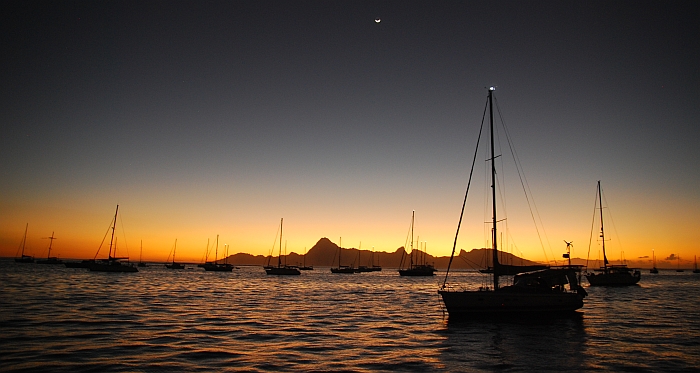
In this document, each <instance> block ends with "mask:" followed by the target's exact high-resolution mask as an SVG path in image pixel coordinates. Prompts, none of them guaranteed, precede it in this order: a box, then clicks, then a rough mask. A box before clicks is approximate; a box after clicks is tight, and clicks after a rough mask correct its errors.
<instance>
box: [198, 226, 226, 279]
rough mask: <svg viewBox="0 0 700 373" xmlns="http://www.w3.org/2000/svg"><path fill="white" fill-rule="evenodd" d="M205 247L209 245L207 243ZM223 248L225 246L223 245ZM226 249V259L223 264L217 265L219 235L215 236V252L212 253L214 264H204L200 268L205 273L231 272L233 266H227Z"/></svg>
mask: <svg viewBox="0 0 700 373" xmlns="http://www.w3.org/2000/svg"><path fill="white" fill-rule="evenodd" d="M207 246H209V244H208V243H207ZM224 246H225V245H224ZM227 260H228V248H227V249H226V258H225V259H224V262H223V263H219V235H218V234H217V235H216V250H215V251H214V262H206V263H204V265H203V266H202V267H204V270H205V271H214V272H231V271H233V264H228V263H227V262H226V261H227Z"/></svg>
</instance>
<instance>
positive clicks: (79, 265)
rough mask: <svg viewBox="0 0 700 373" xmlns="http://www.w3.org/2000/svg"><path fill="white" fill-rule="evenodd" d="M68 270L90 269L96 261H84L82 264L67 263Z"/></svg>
mask: <svg viewBox="0 0 700 373" xmlns="http://www.w3.org/2000/svg"><path fill="white" fill-rule="evenodd" d="M64 264H65V265H66V268H90V266H91V265H92V264H95V261H94V260H89V259H88V260H83V261H80V262H65V263H64Z"/></svg>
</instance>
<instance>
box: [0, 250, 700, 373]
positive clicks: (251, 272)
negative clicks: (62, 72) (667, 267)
mask: <svg viewBox="0 0 700 373" xmlns="http://www.w3.org/2000/svg"><path fill="white" fill-rule="evenodd" d="M457 277H458V280H459V281H461V282H464V283H467V284H472V285H478V284H479V283H480V282H481V276H480V275H477V274H473V273H460V274H458V275H457ZM440 279H441V277H440V276H436V277H434V278H402V277H399V276H398V273H397V272H396V271H395V270H385V271H384V272H375V273H363V274H354V275H342V274H331V273H330V271H329V270H328V268H317V269H316V270H314V271H309V272H303V273H302V275H301V276H296V277H273V276H267V275H266V274H265V272H264V271H263V270H262V268H259V267H242V268H241V269H238V270H234V272H233V273H210V272H204V271H203V270H201V269H200V268H196V269H190V270H185V271H173V270H167V269H165V268H164V267H162V266H158V267H149V268H142V269H141V272H139V273H134V274H109V273H92V272H88V271H87V270H84V269H70V268H65V267H63V266H46V265H36V264H15V263H14V262H12V261H7V260H0V346H1V347H0V371H53V372H56V371H68V372H75V371H97V372H103V371H183V372H188V371H226V370H230V371H419V372H423V371H450V372H456V371H499V372H519V371H614V372H620V371H635V372H639V371H659V372H667V371H687V372H690V371H697V369H698V367H700V308H699V306H700V275H698V274H693V273H692V272H689V271H686V272H684V273H678V274H677V273H675V272H668V273H664V272H663V271H662V273H661V274H659V275H650V274H646V273H645V274H643V275H642V281H641V283H640V285H639V286H634V287H629V288H617V289H615V288H589V289H588V292H589V297H588V298H587V299H586V305H585V306H584V308H583V312H581V313H579V314H578V315H577V316H575V317H568V318H558V319H539V320H528V319H522V318H516V319H513V320H509V321H493V320H473V321H468V322H459V323H456V322H450V321H449V320H448V318H447V317H446V316H444V315H443V310H442V302H441V300H440V298H439V297H438V295H437V292H436V291H437V287H438V285H437V284H438V281H439V280H440ZM454 280H455V279H453V280H452V281H451V282H455V281H454Z"/></svg>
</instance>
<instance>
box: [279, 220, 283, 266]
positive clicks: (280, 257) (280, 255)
mask: <svg viewBox="0 0 700 373" xmlns="http://www.w3.org/2000/svg"><path fill="white" fill-rule="evenodd" d="M282 223H284V218H280V253H279V255H277V268H279V267H282Z"/></svg>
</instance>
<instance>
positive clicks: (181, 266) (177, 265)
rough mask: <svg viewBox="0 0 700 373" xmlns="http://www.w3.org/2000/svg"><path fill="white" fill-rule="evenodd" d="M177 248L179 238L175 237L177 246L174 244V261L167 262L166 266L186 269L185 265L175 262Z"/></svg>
mask: <svg viewBox="0 0 700 373" xmlns="http://www.w3.org/2000/svg"><path fill="white" fill-rule="evenodd" d="M176 250H177V238H176V239H175V246H173V262H172V264H166V265H165V268H168V269H185V266H184V265H183V264H180V263H176V262H175V251H176Z"/></svg>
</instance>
